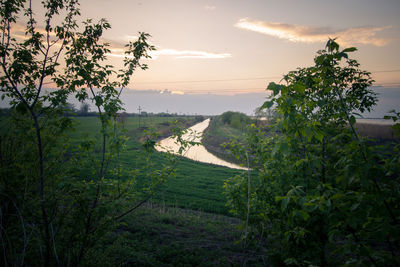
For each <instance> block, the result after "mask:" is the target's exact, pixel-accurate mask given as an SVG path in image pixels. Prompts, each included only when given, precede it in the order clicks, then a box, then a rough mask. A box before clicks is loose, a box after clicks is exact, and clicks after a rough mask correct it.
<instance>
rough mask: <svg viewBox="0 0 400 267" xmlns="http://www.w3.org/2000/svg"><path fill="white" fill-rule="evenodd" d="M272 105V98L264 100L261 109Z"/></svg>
mask: <svg viewBox="0 0 400 267" xmlns="http://www.w3.org/2000/svg"><path fill="white" fill-rule="evenodd" d="M273 105H274V100H270V101H265V102H264V104H263V105H262V106H261V109H266V108H268V109H269V108H271V107H272V106H273Z"/></svg>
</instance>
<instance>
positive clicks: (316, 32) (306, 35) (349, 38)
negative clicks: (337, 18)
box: [234, 18, 390, 46]
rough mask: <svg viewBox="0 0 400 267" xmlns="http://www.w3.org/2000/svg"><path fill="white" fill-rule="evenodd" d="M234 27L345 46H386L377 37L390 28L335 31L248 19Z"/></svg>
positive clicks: (328, 28)
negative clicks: (336, 41) (331, 41)
mask: <svg viewBox="0 0 400 267" xmlns="http://www.w3.org/2000/svg"><path fill="white" fill-rule="evenodd" d="M234 26H235V27H237V28H240V29H244V30H249V31H254V32H258V33H262V34H266V35H271V36H274V37H277V38H280V39H285V40H288V41H291V42H302V43H319V42H326V41H327V40H328V38H336V37H337V38H338V42H339V43H341V44H343V45H354V44H369V45H375V46H384V45H386V44H387V43H388V42H389V40H388V39H385V38H378V37H375V36H376V34H377V33H378V32H380V31H382V30H384V29H387V28H390V26H386V27H374V26H364V27H355V28H348V29H343V30H334V29H332V28H330V27H312V26H301V25H296V24H286V23H277V22H267V21H254V20H250V19H248V18H243V19H240V20H239V21H238V22H237V23H236V24H235V25H234Z"/></svg>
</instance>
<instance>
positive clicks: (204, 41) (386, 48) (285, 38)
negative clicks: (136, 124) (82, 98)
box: [81, 0, 400, 94]
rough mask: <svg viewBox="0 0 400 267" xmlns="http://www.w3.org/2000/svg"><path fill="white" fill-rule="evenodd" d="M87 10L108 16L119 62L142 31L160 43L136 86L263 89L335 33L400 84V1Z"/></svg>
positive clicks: (166, 3)
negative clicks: (128, 42) (127, 46)
mask: <svg viewBox="0 0 400 267" xmlns="http://www.w3.org/2000/svg"><path fill="white" fill-rule="evenodd" d="M81 12H82V17H87V18H94V19H95V20H96V19H100V18H103V17H104V18H107V20H108V21H109V22H110V23H111V26H112V29H111V30H109V31H107V32H105V34H104V38H105V39H106V40H109V41H110V43H111V45H112V47H113V48H114V49H113V50H112V54H111V55H110V56H109V58H110V60H111V62H112V63H113V64H114V65H115V66H119V64H120V62H121V60H122V59H121V57H120V55H121V50H120V48H122V44H124V43H126V42H127V41H129V40H134V38H135V36H137V33H138V32H139V31H143V32H147V33H149V34H151V35H152V38H151V39H150V41H151V42H152V43H153V44H154V45H155V46H156V48H157V51H155V52H154V53H153V54H152V56H153V59H152V60H148V62H147V63H148V65H149V69H148V70H146V71H138V72H137V73H135V74H134V78H133V82H132V84H130V86H129V87H130V88H131V89H136V90H147V89H155V90H164V89H168V90H170V91H172V92H173V93H177V94H178V93H186V94H190V93H216V94H233V93H248V92H263V91H265V88H266V86H267V85H268V83H269V82H270V81H275V82H278V81H279V80H280V79H281V77H282V76H283V75H284V74H286V73H287V72H289V71H291V70H294V69H296V68H297V67H307V66H311V65H312V64H313V58H314V56H315V54H316V52H317V51H318V50H319V49H323V48H324V45H325V43H326V41H327V40H328V38H329V37H338V42H339V44H341V45H342V47H343V48H344V47H348V46H356V47H357V48H358V51H357V52H355V53H353V57H354V58H356V59H357V60H359V62H360V63H361V67H362V68H363V69H365V70H368V71H371V72H372V76H373V78H374V79H375V80H376V84H377V85H385V86H393V85H399V84H400V77H399V74H400V53H399V52H398V49H399V48H400V19H399V15H398V14H400V1H399V0H335V1H325V0H277V1H275V0H263V1H261V0H246V1H245V0H114V1H109V0H82V1H81Z"/></svg>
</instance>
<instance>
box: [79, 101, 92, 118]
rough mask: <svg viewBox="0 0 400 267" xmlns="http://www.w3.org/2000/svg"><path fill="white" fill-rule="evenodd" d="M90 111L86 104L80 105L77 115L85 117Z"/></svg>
mask: <svg viewBox="0 0 400 267" xmlns="http://www.w3.org/2000/svg"><path fill="white" fill-rule="evenodd" d="M89 111H90V106H89V104H88V103H86V102H84V103H82V104H81V106H80V108H79V111H78V113H79V114H82V115H87V114H88V113H89Z"/></svg>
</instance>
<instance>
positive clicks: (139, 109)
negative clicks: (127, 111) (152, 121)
mask: <svg viewBox="0 0 400 267" xmlns="http://www.w3.org/2000/svg"><path fill="white" fill-rule="evenodd" d="M141 110H142V109H141V108H140V106H139V108H138V111H139V128H140V111H141Z"/></svg>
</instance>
